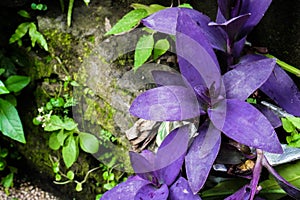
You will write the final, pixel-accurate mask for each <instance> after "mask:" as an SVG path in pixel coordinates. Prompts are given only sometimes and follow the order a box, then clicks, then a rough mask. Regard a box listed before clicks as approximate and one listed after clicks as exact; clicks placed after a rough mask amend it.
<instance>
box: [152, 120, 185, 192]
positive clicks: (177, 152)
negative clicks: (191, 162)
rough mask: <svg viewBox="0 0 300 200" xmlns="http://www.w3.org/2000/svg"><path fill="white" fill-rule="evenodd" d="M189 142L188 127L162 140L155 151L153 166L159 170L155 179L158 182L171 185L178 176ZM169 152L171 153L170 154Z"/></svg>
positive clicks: (175, 131) (177, 130)
mask: <svg viewBox="0 0 300 200" xmlns="http://www.w3.org/2000/svg"><path fill="white" fill-rule="evenodd" d="M188 142H189V126H188V125H186V126H182V127H180V128H178V129H175V130H173V131H172V132H171V133H169V135H168V136H167V137H166V138H165V139H164V141H163V142H162V144H161V145H160V147H159V148H158V151H157V159H156V162H155V164H156V165H155V166H156V168H157V169H159V170H158V171H157V172H156V173H157V177H158V179H159V181H160V182H163V183H165V184H167V185H168V186H169V185H171V184H172V183H173V182H174V181H175V179H176V177H177V176H178V174H179V172H180V170H181V167H182V164H183V161H184V157H185V154H186V151H187V148H188ZM170 152H171V153H170Z"/></svg>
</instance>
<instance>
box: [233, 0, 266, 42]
mask: <svg viewBox="0 0 300 200" xmlns="http://www.w3.org/2000/svg"><path fill="white" fill-rule="evenodd" d="M271 2H272V0H264V1H253V0H252V1H251V0H248V1H243V3H242V6H241V10H240V13H239V15H243V14H246V13H251V16H250V18H249V19H248V21H247V22H246V23H245V25H244V27H243V31H242V33H241V34H240V38H242V37H245V36H246V35H247V34H248V33H249V32H250V31H251V30H252V29H253V27H254V26H256V25H257V24H258V22H259V21H260V20H261V18H262V17H263V16H264V14H265V12H266V11H267V9H268V8H269V6H270V4H271Z"/></svg>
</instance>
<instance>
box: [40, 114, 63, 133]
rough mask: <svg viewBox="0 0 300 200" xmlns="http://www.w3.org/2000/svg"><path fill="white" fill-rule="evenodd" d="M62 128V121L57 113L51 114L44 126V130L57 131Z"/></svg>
mask: <svg viewBox="0 0 300 200" xmlns="http://www.w3.org/2000/svg"><path fill="white" fill-rule="evenodd" d="M63 128H64V123H63V121H62V120H61V118H60V117H59V116H57V115H51V117H50V120H49V121H48V122H47V123H46V126H45V127H44V130H45V131H57V130H60V129H63Z"/></svg>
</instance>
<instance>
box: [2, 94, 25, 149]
mask: <svg viewBox="0 0 300 200" xmlns="http://www.w3.org/2000/svg"><path fill="white" fill-rule="evenodd" d="M0 130H1V131H2V133H3V135H6V136H8V137H10V138H11V139H14V140H16V141H18V142H22V143H26V140H25V137H24V132H23V126H22V123H21V120H20V117H19V114H18V111H17V110H16V108H15V107H14V106H13V105H11V103H9V102H8V101H6V100H4V99H1V98H0Z"/></svg>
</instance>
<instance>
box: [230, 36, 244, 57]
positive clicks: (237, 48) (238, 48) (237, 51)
mask: <svg viewBox="0 0 300 200" xmlns="http://www.w3.org/2000/svg"><path fill="white" fill-rule="evenodd" d="M245 43H246V37H243V38H242V39H240V40H239V41H236V42H235V43H234V46H233V50H232V54H233V56H234V57H236V58H239V57H240V55H241V52H242V50H243V48H244V46H245Z"/></svg>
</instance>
